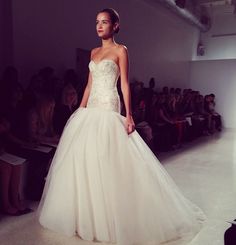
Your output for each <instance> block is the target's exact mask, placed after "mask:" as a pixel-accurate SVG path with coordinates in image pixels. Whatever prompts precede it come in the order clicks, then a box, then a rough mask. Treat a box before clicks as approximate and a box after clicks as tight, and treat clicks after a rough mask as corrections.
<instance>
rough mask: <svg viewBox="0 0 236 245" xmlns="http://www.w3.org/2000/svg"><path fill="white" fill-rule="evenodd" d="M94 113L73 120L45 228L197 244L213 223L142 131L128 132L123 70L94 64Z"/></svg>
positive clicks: (125, 241) (51, 183)
mask: <svg viewBox="0 0 236 245" xmlns="http://www.w3.org/2000/svg"><path fill="white" fill-rule="evenodd" d="M89 68H90V71H91V74H92V88H91V92H90V96H89V100H88V103H87V107H86V108H78V109H77V111H75V112H74V113H73V114H72V116H71V117H70V119H69V120H68V122H67V124H66V126H65V128H64V131H63V134H62V137H61V140H60V143H59V145H58V148H57V151H56V153H55V156H54V159H53V161H52V165H51V168H50V170H49V174H48V176H47V180H46V184H45V188H44V193H43V196H42V199H41V202H40V205H39V209H38V212H39V213H38V214H39V221H40V223H41V225H42V226H44V227H46V228H48V229H51V230H53V231H56V232H59V233H63V234H66V235H68V236H73V235H77V236H79V237H80V238H81V239H84V240H89V241H102V242H109V243H114V244H120V245H141V244H142V245H148V244H153V245H158V244H166V242H170V241H175V240H178V239H180V238H187V239H190V238H191V237H193V236H194V235H195V234H196V233H197V232H198V231H199V230H200V228H201V225H202V223H203V220H204V219H205V216H204V214H203V213H202V211H201V210H200V209H199V208H198V207H197V206H195V205H194V204H192V203H191V202H190V201H189V200H187V199H186V198H185V197H184V196H183V195H182V194H181V192H180V191H179V189H178V188H177V186H176V185H175V183H174V182H173V181H172V179H171V178H170V176H169V175H168V174H167V172H166V171H165V169H164V167H162V165H161V164H160V162H159V161H158V159H157V158H156V157H155V155H154V154H153V153H152V151H151V150H150V149H149V148H148V146H147V145H146V144H145V142H144V141H143V140H142V138H141V137H140V136H139V134H138V133H137V132H136V131H134V132H133V133H132V134H130V135H128V134H127V132H126V130H125V117H123V116H121V115H120V100H119V96H118V92H117V88H116V83H117V79H118V77H119V67H118V65H117V64H116V63H115V62H114V61H112V60H109V59H104V60H102V61H100V62H99V63H95V62H94V61H91V62H90V64H89Z"/></svg>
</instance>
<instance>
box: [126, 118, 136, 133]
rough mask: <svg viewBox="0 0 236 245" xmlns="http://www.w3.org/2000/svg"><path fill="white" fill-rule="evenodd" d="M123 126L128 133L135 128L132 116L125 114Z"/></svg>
mask: <svg viewBox="0 0 236 245" xmlns="http://www.w3.org/2000/svg"><path fill="white" fill-rule="evenodd" d="M125 128H126V131H127V133H128V134H131V133H132V132H134V130H135V124H134V120H133V118H132V116H127V117H126V121H125Z"/></svg>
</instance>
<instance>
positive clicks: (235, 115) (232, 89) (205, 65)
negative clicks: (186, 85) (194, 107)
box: [190, 59, 236, 128]
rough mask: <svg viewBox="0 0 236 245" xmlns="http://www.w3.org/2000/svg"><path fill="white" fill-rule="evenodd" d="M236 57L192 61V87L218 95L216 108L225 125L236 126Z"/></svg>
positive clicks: (204, 92)
mask: <svg viewBox="0 0 236 245" xmlns="http://www.w3.org/2000/svg"><path fill="white" fill-rule="evenodd" d="M235 68H236V59H235V60H215V61H213V60H212V61H194V62H192V63H191V72H190V74H191V76H190V77H191V78H190V87H191V88H193V89H195V90H199V91H200V92H201V93H202V94H204V95H205V94H209V93H214V94H215V95H216V103H217V104H216V105H217V106H216V109H217V111H218V112H219V113H220V114H221V115H222V116H223V122H224V126H225V127H227V128H236V110H235V105H236V69H235Z"/></svg>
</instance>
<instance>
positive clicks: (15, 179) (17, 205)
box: [0, 118, 31, 216]
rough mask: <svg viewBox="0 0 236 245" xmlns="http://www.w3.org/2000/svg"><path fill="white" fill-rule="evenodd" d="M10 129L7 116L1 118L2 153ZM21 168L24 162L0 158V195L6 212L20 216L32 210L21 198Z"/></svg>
mask: <svg viewBox="0 0 236 245" xmlns="http://www.w3.org/2000/svg"><path fill="white" fill-rule="evenodd" d="M9 130H10V123H9V122H8V121H7V120H6V119H5V118H0V155H1V154H3V153H4V152H5V150H4V143H5V138H6V137H7V136H6V134H7V133H8V132H9ZM21 169H22V164H19V165H14V164H11V163H8V162H6V161H3V160H0V196H1V209H2V212H3V213H4V214H8V215H15V216H18V215H22V214H26V213H28V212H30V211H31V210H30V209H28V208H26V206H25V204H24V202H23V201H22V200H20V199H21V198H20V193H19V189H20V180H21Z"/></svg>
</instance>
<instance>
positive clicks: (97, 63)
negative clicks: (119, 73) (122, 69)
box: [90, 59, 119, 69]
mask: <svg viewBox="0 0 236 245" xmlns="http://www.w3.org/2000/svg"><path fill="white" fill-rule="evenodd" d="M103 61H110V62H112V63H113V64H115V65H116V67H117V68H118V69H119V66H118V64H117V63H116V62H115V61H114V60H112V59H102V60H100V61H99V62H95V61H94V60H90V62H93V63H94V64H95V65H99V64H100V63H101V62H103Z"/></svg>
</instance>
